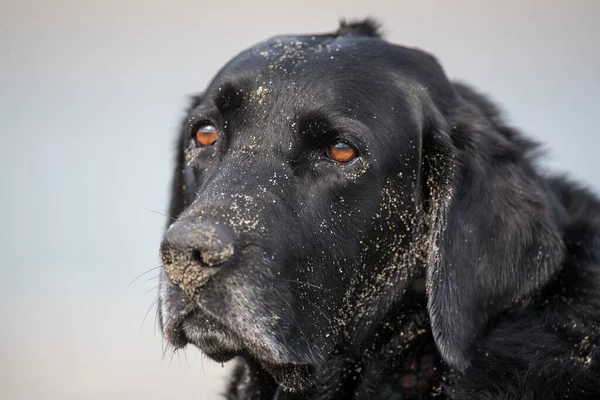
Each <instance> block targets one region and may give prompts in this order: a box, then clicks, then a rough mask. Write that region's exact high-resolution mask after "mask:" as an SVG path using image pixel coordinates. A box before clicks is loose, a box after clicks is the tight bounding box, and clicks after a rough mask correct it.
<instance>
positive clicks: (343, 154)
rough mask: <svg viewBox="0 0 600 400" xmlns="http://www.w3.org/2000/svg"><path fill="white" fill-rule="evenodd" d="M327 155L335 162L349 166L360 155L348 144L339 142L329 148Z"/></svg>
mask: <svg viewBox="0 0 600 400" xmlns="http://www.w3.org/2000/svg"><path fill="white" fill-rule="evenodd" d="M327 155H328V156H329V158H331V159H332V160H333V161H336V162H339V163H342V164H347V163H349V162H350V161H352V160H354V159H355V158H356V156H357V155H358V150H356V148H355V147H354V146H352V145H349V144H348V143H344V142H337V143H334V144H332V145H331V146H329V148H328V149H327Z"/></svg>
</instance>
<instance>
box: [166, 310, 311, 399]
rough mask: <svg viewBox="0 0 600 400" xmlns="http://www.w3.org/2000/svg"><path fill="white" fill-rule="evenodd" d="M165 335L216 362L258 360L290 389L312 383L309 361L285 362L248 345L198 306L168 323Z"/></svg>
mask: <svg viewBox="0 0 600 400" xmlns="http://www.w3.org/2000/svg"><path fill="white" fill-rule="evenodd" d="M164 334H165V338H166V339H167V340H168V341H169V343H171V345H173V347H175V348H176V349H180V348H183V347H185V346H187V345H188V344H192V345H194V346H196V347H198V348H199V349H200V350H202V352H204V354H206V355H207V356H208V357H210V358H211V359H213V360H215V361H217V362H226V361H229V360H231V359H233V358H234V357H237V356H240V357H243V358H245V359H247V360H252V362H258V363H260V364H261V365H262V366H263V367H264V368H265V369H266V370H268V371H269V372H271V374H272V375H273V377H274V378H275V380H276V381H277V382H279V383H280V384H281V385H282V386H284V387H287V388H289V389H292V390H300V389H306V388H308V387H310V386H311V381H310V376H311V375H312V372H314V367H313V366H311V364H310V363H301V362H285V361H281V359H280V358H279V357H277V356H276V355H274V354H273V353H272V352H271V351H269V350H268V349H267V348H266V346H264V345H260V344H258V345H253V346H252V345H251V346H249V345H248V343H247V342H246V341H244V340H243V339H242V338H240V337H239V336H238V335H237V334H236V333H235V332H232V330H231V329H229V328H228V327H227V326H226V325H225V324H223V323H222V322H221V321H219V320H218V319H217V318H215V317H214V316H212V315H210V314H208V313H206V312H205V311H203V310H201V309H199V308H198V309H188V310H186V311H184V312H181V313H179V315H178V317H177V318H175V319H174V320H172V322H170V323H167V325H166V326H165V329H164Z"/></svg>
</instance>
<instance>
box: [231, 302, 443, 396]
mask: <svg viewBox="0 0 600 400" xmlns="http://www.w3.org/2000/svg"><path fill="white" fill-rule="evenodd" d="M398 315H401V314H400V313H399V314H398ZM446 373H447V368H446V367H445V366H444V365H443V363H442V362H441V358H440V356H439V354H438V352H437V349H436V347H435V344H434V341H433V337H432V335H431V331H430V328H429V320H428V318H427V314H426V312H425V310H423V312H419V313H415V314H412V315H410V316H409V317H408V318H407V317H406V316H404V317H402V318H397V319H395V317H394V316H390V318H387V319H386V320H384V321H382V323H381V324H380V329H378V331H377V333H376V334H375V335H374V337H373V339H372V341H371V342H370V343H369V344H368V347H367V348H365V349H363V351H362V352H361V354H360V356H357V357H353V356H351V354H349V352H348V351H345V350H344V349H340V350H339V351H336V352H333V353H332V355H331V356H330V358H329V360H328V361H327V365H326V368H324V369H323V373H322V374H320V375H317V376H314V377H313V380H314V382H315V385H314V387H313V389H312V390H310V391H309V392H303V393H293V392H289V391H287V390H286V389H284V388H283V387H281V386H279V385H277V384H276V383H275V382H274V381H273V379H272V378H271V377H270V376H269V375H268V373H267V372H265V371H264V370H263V369H262V368H261V367H260V366H259V365H256V364H254V363H252V362H250V363H248V362H245V361H244V362H242V363H240V365H239V366H238V368H237V369H236V371H235V373H234V376H233V381H232V383H231V385H230V387H229V393H228V397H227V398H229V399H269V400H270V399H276V400H296V399H314V400H317V399H363V398H369V399H402V398H430V397H437V396H439V397H437V398H441V397H443V396H442V395H441V384H442V382H443V381H444V380H445V379H446V378H445V375H446Z"/></svg>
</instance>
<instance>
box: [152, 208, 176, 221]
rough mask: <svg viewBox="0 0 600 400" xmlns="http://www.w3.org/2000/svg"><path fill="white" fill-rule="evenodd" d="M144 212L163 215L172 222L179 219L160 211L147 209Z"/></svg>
mask: <svg viewBox="0 0 600 400" xmlns="http://www.w3.org/2000/svg"><path fill="white" fill-rule="evenodd" d="M144 210H146V211H150V212H152V213H154V214H158V215H162V216H163V217H167V218H169V219H171V220H172V221H175V220H176V219H177V218H174V217H171V216H170V215H169V214H165V213H163V212H160V211H156V210H151V209H149V208H145V209H144Z"/></svg>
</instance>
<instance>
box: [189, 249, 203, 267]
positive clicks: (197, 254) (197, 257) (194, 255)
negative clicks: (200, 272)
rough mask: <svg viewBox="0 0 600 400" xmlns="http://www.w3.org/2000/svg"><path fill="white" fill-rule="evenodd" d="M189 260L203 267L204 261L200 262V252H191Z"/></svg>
mask: <svg viewBox="0 0 600 400" xmlns="http://www.w3.org/2000/svg"><path fill="white" fill-rule="evenodd" d="M191 259H192V261H194V262H195V263H197V264H200V265H202V266H203V265H204V261H203V260H202V253H201V252H200V250H193V251H192V254H191Z"/></svg>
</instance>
